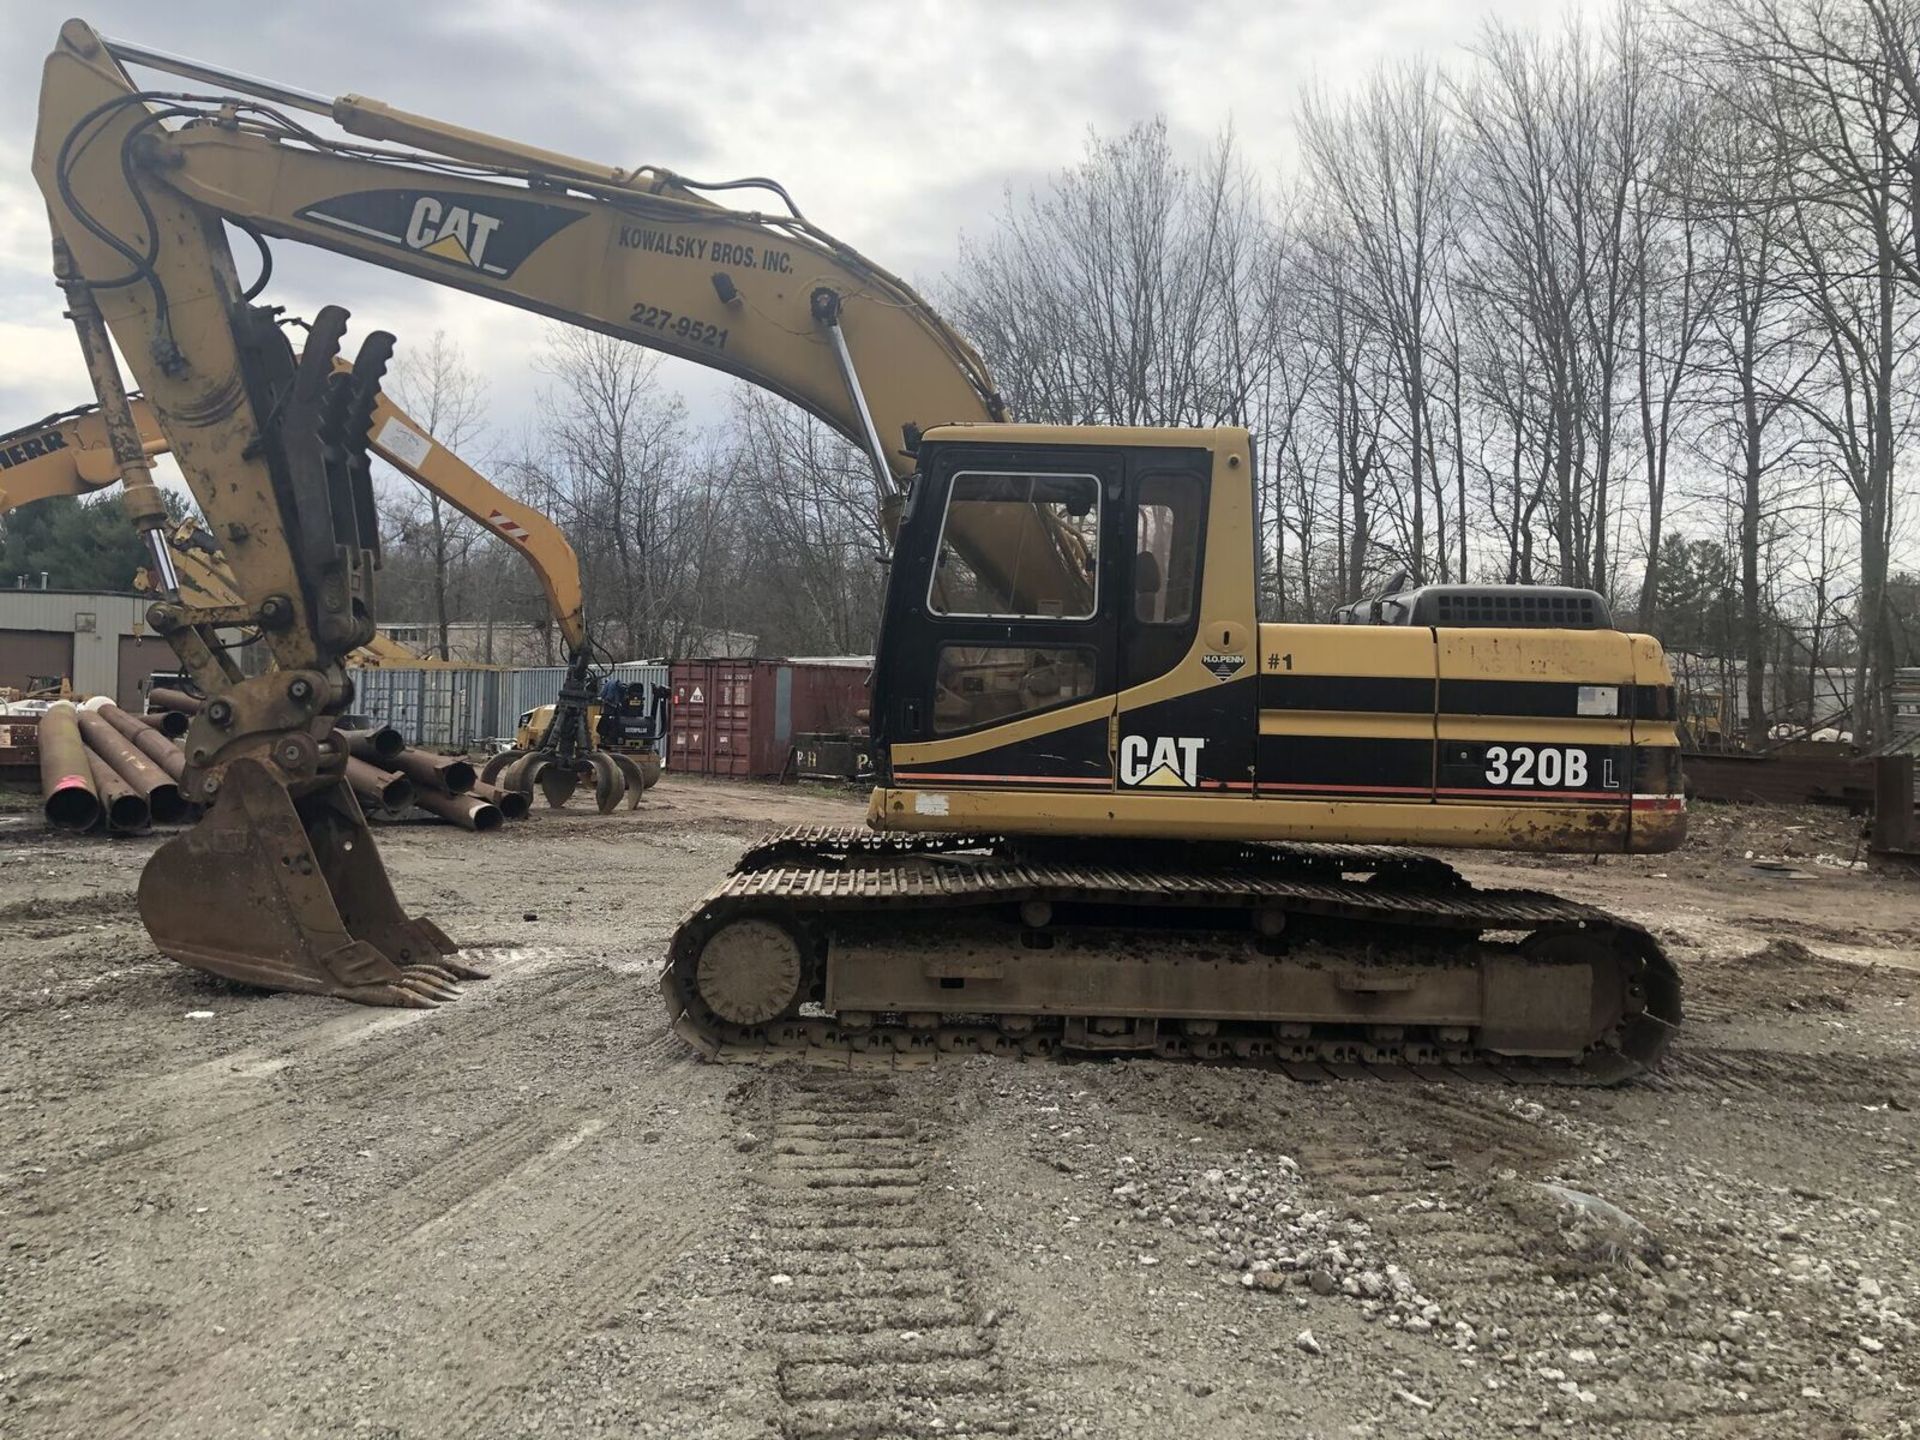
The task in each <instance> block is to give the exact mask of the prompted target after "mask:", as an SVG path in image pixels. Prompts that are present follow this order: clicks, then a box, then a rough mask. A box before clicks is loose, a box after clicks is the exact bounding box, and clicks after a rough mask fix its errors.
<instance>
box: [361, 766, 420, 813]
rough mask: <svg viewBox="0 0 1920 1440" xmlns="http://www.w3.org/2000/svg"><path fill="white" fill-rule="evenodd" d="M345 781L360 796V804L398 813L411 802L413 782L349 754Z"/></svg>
mask: <svg viewBox="0 0 1920 1440" xmlns="http://www.w3.org/2000/svg"><path fill="white" fill-rule="evenodd" d="M347 783H348V784H349V785H351V786H352V787H353V793H354V794H356V795H358V796H359V797H360V803H361V804H362V805H373V806H375V807H377V808H379V809H381V810H386V811H390V812H392V813H395V814H398V813H399V812H400V811H402V810H404V809H406V808H407V806H409V805H411V804H412V803H413V798H414V797H413V782H412V781H411V780H409V779H407V777H406V776H404V775H396V774H395V773H394V772H393V771H391V770H382V769H380V768H379V767H378V766H377V765H369V764H368V763H367V762H366V761H364V760H361V759H357V758H355V757H354V756H351V755H349V756H348V757H347Z"/></svg>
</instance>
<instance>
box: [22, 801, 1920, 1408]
mask: <svg viewBox="0 0 1920 1440" xmlns="http://www.w3.org/2000/svg"><path fill="white" fill-rule="evenodd" d="M653 795H654V797H655V798H653V799H651V800H650V801H649V802H648V804H647V805H646V806H645V807H644V808H642V809H641V810H639V811H638V812H636V813H633V814H631V815H620V816H615V817H607V818H601V817H597V816H593V815H590V814H568V815H553V814H537V815H536V817H535V818H534V819H533V820H531V821H529V822H527V823H525V824H521V825H517V826H512V827H509V828H508V829H507V830H506V831H504V832H502V833H500V834H498V835H494V836H489V837H472V836H467V835H464V834H461V833H459V832H456V831H453V830H449V829H443V828H437V827H435V828H428V827H412V826H406V827H394V828H389V829H386V830H384V831H383V832H382V834H381V845H382V849H383V852H384V853H385V854H386V856H387V858H388V860H389V863H390V866H391V868H392V870H393V872H394V875H395V878H396V881H397V884H398V887H399V889H400V892H401V894H402V897H403V899H404V900H405V901H406V902H407V903H408V904H409V905H411V906H412V907H413V908H414V909H416V910H417V911H419V912H422V913H425V914H428V915H431V916H433V917H434V918H436V919H438V920H439V921H440V923H441V924H442V925H443V926H445V927H446V928H447V929H448V930H449V931H450V932H452V933H453V934H454V936H455V937H456V938H457V939H459V940H461V941H463V942H464V943H465V944H466V945H467V946H468V947H469V948H470V950H471V951H472V952H474V953H476V954H478V955H480V956H483V957H484V958H485V960H486V961H487V962H489V963H491V965H492V966H493V968H494V971H495V978H494V979H492V980H491V981H488V982H485V983H480V984H475V985H472V986H470V987H468V989H467V993H466V995H465V996H464V998H462V999H461V1000H460V1001H459V1002H458V1003H457V1004H453V1005H449V1006H446V1007H444V1008H441V1009H439V1010H434V1011H426V1012H396V1011H381V1010H365V1009H358V1008H354V1007H351V1006H345V1005H341V1004H338V1003H334V1002H328V1001H322V1000H313V999H303V998H296V997H291V996H262V995H259V994H254V993H250V992H245V991H242V990H239V989H236V988H233V987H230V986H226V985H223V984H220V983H217V982H214V981H212V980H209V979H207V978H204V977H201V976H197V975H195V974H193V973H190V972H188V971H185V970H182V969H179V968H177V967H175V966H173V965H172V964H170V963H168V962H166V961H164V960H162V959H161V958H160V957H159V956H158V955H157V954H156V953H155V952H154V951H153V950H152V948H151V946H150V945H149V943H148V942H147V940H146V937H145V935H144V932H143V931H142V930H141V928H140V925H139V922H138V919H137V917H136V915H135V913H134V907H133V894H134V882H135V878H136V876H137V874H138V872H139V869H140V866H141V864H142V863H143V861H144V860H145V858H146V856H147V854H148V853H149V852H150V850H151V848H152V844H153V843H154V842H150V841H143V840H129V841H118V842H106V841H77V840H73V839H68V838H53V837H50V836H49V835H48V834H47V833H46V832H44V831H43V830H41V829H40V828H39V826H38V822H37V820H36V819H35V818H34V817H32V816H30V815H19V814H14V815H4V816H0V1434H4V1435H6V1436H9V1437H21V1440H27V1437H41V1436H75V1437H80V1436H84V1437H89V1440H91V1437H119V1436H126V1437H132V1436H139V1437H150V1436H152V1437H159V1436H194V1437H214V1440H224V1437H270V1436H293V1435H302V1436H308V1435H326V1436H351V1437H358V1436H409V1437H411V1436H423V1437H468V1436H476V1437H485V1436H521V1435H540V1436H562V1437H571V1436H587V1435H654V1436H676V1437H677V1436H712V1437H741V1440H745V1437H771V1436H785V1437H812V1436H821V1437H825V1436H842V1437H876V1440H877V1437H886V1436H894V1435H918V1436H930V1435H958V1434H979V1433H1012V1434H1018V1435H1023V1436H1054V1435H1074V1436H1096V1437H1105V1436H1116V1437H1135V1436H1137V1437H1148V1436H1152V1437H1156V1440H1161V1437H1184V1436H1196V1437H1197V1436H1205V1437H1209V1440H1215V1437H1219V1436H1222V1435H1236V1436H1237V1435H1249V1436H1254V1435H1268V1434H1275V1435H1287V1436H1289V1437H1349V1436H1351V1437H1365V1436H1374V1435H1380V1436H1387V1435H1392V1436H1396V1437H1399V1436H1481V1435H1504V1434H1510V1433H1517V1434H1523V1435H1528V1434H1547V1435H1578V1436H1649V1437H1651V1436H1660V1437H1691V1436H1761V1435H1766V1436H1774V1435H1779V1436H1787V1435H1792V1436H1796V1437H1797V1436H1821V1437H1839V1436H1859V1437H1869V1440H1878V1437H1885V1436H1902V1435H1911V1434H1914V1433H1916V1430H1920V1418H1917V1417H1920V1336H1916V1334H1915V1328H1914V1327H1915V1322H1916V1320H1920V1275H1917V1274H1916V1260H1917V1259H1920V1235H1917V1234H1916V1228H1915V1227H1916V1226H1917V1225H1920V1213H1916V1212H1917V1210H1920V1207H1917V1206H1916V1199H1917V1198H1920V1185H1917V1184H1916V1180H1920V1152H1917V1151H1916V1140H1920V1115H1916V1113H1915V1109H1916V1107H1920V998H1916V990H1917V989H1920V972H1916V968H1915V967H1916V964H1920V961H1917V960H1916V956H1920V880H1917V879H1916V878H1915V877H1913V876H1912V875H1903V874H1886V873H1876V872H1873V871H1869V870H1867V869H1866V868H1864V867H1863V866H1859V865H1858V864H1857V857H1856V855H1855V853H1854V851H1855V836H1854V831H1855V829H1856V828H1857V825H1856V823H1855V822H1850V821H1848V820H1846V819H1845V817H1844V816H1836V815H1834V814H1832V813H1830V812H1817V811H1809V812H1804V813H1801V812H1783V811H1760V810H1741V811H1735V810H1711V809H1710V810H1701V811H1699V812H1697V814H1696V823H1695V830H1696V834H1697V836H1698V837H1699V839H1698V842H1697V844H1696V845H1695V846H1694V847H1693V848H1692V849H1690V850H1688V851H1687V852H1684V853H1682V854H1679V855H1674V856H1667V857H1657V858H1654V859H1646V860H1610V861H1607V862H1603V863H1599V864H1593V863H1587V862H1554V863H1540V862H1513V863H1507V862H1503V861H1500V860H1498V859H1491V860H1489V859H1476V860H1474V861H1472V862H1471V863H1469V864H1467V865H1465V867H1464V868H1466V869H1467V870H1468V871H1469V873H1471V874H1472V875H1473V876H1474V878H1475V879H1476V880H1478V881H1480V882H1482V883H1489V884H1505V885H1526V886H1537V887H1540V888H1545V889H1551V890H1554V891H1556V892H1558V893H1561V894H1564V895H1568V896H1571V897H1575V898H1579V899H1584V900H1591V901H1595V902H1597V903H1600V904H1604V905H1608V906H1611V907H1613V908H1615V909H1618V910H1620V911H1622V912H1624V913H1626V914H1627V915H1629V916H1632V917H1634V918H1636V919H1638V920H1641V921H1642V922H1644V923H1647V924H1649V925H1651V926H1652V927H1653V928H1654V929H1655V930H1656V931H1657V932H1658V933H1659V934H1660V936H1661V937H1662V938H1663V939H1664V941H1665V942H1666V943H1667V945H1668V946H1669V947H1671V949H1672V951H1673V953H1674V955H1675V957H1676V959H1677V960H1678V961H1679V963H1680V964H1681V966H1682V968H1683V970H1684V972H1685V974H1686V977H1687V987H1688V988H1687V1002H1686V1003H1687V1009H1688V1025H1687V1028H1686V1030H1685V1032H1684V1034H1683V1036H1682V1038H1681V1039H1680V1040H1679V1042H1678V1043H1677V1044H1676V1047H1675V1050H1674V1053H1673V1054H1672V1056H1671V1058H1670V1060H1669V1062H1668V1064H1667V1066H1666V1068H1665V1070H1664V1071H1663V1073H1662V1074H1660V1075H1659V1076H1658V1077H1657V1078H1655V1079H1653V1080H1651V1081H1648V1082H1645V1083H1640V1084H1636V1085H1633V1086H1630V1087H1627V1088H1624V1089H1621V1090H1616V1091H1606V1092H1597V1091H1593V1090H1578V1091H1573V1090H1557V1089H1543V1088H1520V1087H1511V1086H1497V1085H1493V1086H1488V1085H1470V1084H1428V1083H1424V1082H1420V1081H1406V1082H1389V1081H1385V1080H1368V1081H1350V1082H1343V1083H1334V1084H1304V1083H1301V1082H1298V1081H1294V1080H1290V1079H1288V1078H1286V1077H1285V1076H1284V1075H1282V1074H1279V1073H1275V1072H1269V1071H1265V1070H1254V1069H1230V1068H1201V1067H1197V1066H1185V1065H1168V1064H1160V1063H1155V1062H1105V1063H1057V1062H1035V1063H1025V1064H1018V1063H1013V1062H1009V1061H996V1060H988V1059H969V1060H962V1061H953V1062H946V1063H943V1064H941V1065H940V1066H938V1067H936V1068H935V1069H933V1070H931V1071H926V1072H915V1073H910V1074H903V1075H899V1076H894V1077H887V1076H877V1077H876V1076H872V1075H867V1074H860V1073H853V1074H848V1073H839V1074H836V1073H834V1072H830V1071H822V1070H809V1069H803V1068H794V1067H782V1068H768V1069H762V1068H755V1067H744V1066H740V1067H736V1066H712V1065H707V1064H704V1063H701V1062H699V1061H698V1060H696V1059H695V1058H694V1057H693V1056H691V1055H690V1054H689V1053H688V1052H687V1051H686V1050H685V1049H684V1048H683V1047H682V1046H681V1044H680V1043H679V1042H678V1041H676V1040H675V1039H674V1038H673V1037H672V1036H671V1035H670V1034H669V1033H668V1032H667V1030H666V1027H665V1023H664V1018H663V1014H662V1010H661V1005H660V1000H659V998H658V995H657V993H656V990H655V986H654V979H653V977H654V972H655V968H656V966H657V964H658V962H659V958H660V956H661V953H662V950H663V947H664V942H665V940H666V937H667V935H668V932H669V930H670V929H671V927H672V925H673V924H674V922H675V920H676V919H677V917H678V916H679V914H680V913H681V911H682V910H683V909H684V908H685V907H687V906H688V905H689V904H690V903H691V902H692V901H693V900H694V899H695V898H696V897H697V896H698V895H699V894H700V893H701V892H702V891H704V890H705V889H706V888H708V887H709V886H710V885H712V884H713V883H715V882H716V881H717V880H718V879H719V878H720V877H721V876H722V875H723V874H724V873H725V872H726V870H727V868H728V866H729V865H730V863H731V861H732V859H733V857H734V855H735V854H736V853H737V852H738V850H739V849H740V848H741V846H742V844H743V843H744V842H745V841H747V840H749V839H751V838H754V837H756V836H757V835H759V834H760V833H762V832H764V831H766V830H768V829H771V828H775V827H777V826H780V825H785V824H789V823H793V822H794V821H797V820H802V819H807V820H823V821H825V820H842V819H853V818H855V817H857V816H858V814H859V813H860V811H861V801H859V800H858V799H854V798H852V797H849V796H845V795H838V794H828V793H822V792H808V791H794V790H784V791H783V790H775V789H771V788H762V787H747V786H724V785H717V784H708V785H703V784H699V783H695V782H689V781H685V780H680V779H677V778H669V779H668V781H667V782H666V783H665V784H663V785H662V786H661V787H660V788H659V789H658V790H656V791H655V792H653Z"/></svg>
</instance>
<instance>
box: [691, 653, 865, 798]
mask: <svg viewBox="0 0 1920 1440" xmlns="http://www.w3.org/2000/svg"><path fill="white" fill-rule="evenodd" d="M868 673H869V671H868V667H867V666H866V665H865V664H862V663H860V662H858V661H834V660H807V661H794V660H676V661H675V662H674V663H673V716H672V722H671V725H670V727H669V733H670V735H671V740H670V743H669V744H668V747H667V765H668V768H669V769H677V770H680V771H683V772H685V773H687V774H690V775H722V776H732V777H734V778H736V779H743V780H750V779H761V780H763V779H771V778H773V777H775V776H778V775H780V774H782V773H783V772H785V770H786V769H787V760H788V756H789V754H790V753H791V751H792V749H793V744H794V737H795V736H796V735H800V734H806V733H821V732H840V733H849V734H850V733H855V732H864V731H865V730H866V728H867V723H866V722H867V677H868Z"/></svg>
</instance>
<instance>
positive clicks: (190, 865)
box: [140, 758, 486, 1009]
mask: <svg viewBox="0 0 1920 1440" xmlns="http://www.w3.org/2000/svg"><path fill="white" fill-rule="evenodd" d="M140 918H141V919H142V920H143V921H144V922H145V923H146V927H147V930H148V932H149V933H150V934H151V935H152V936H153V938H154V941H155V943H156V944H158V945H159V947H160V949H161V950H162V951H163V952H164V953H166V954H167V955H168V956H170V957H171V958H173V959H175V960H177V961H179V962H180V963H181V964H183V965H190V966H192V967H193V968H194V969H196V970H204V971H206V972H207V973H209V974H212V975H219V976H222V977H224V978H226V979H228V980H236V981H239V982H240V983H241V984H244V985H258V986H261V987H262V988H264V989H268V990H292V991H295V992H298V993H300V994H306V995H332V996H337V997H339V998H340V999H343V1000H354V1001H358V1002H359V1003H361V1004H363V1005H398V1006H407V1007H412V1008H416V1009H417V1008H426V1007H429V1006H432V1005H435V1004H437V1003H439V1002H440V1001H442V1000H451V999H455V998H457V996H458V993H459V992H458V990H457V989H456V987H455V982H456V981H459V980H482V979H485V978H486V972H485V971H482V970H479V969H476V968H475V967H473V966H471V965H467V964H464V963H462V962H460V961H458V960H455V959H453V958H452V956H453V955H454V953H455V952H456V950H457V948H458V947H457V946H455V945H454V943H453V942H452V941H451V940H449V939H448V938H447V937H446V935H445V934H443V933H442V932H441V930H440V928H439V927H438V926H437V925H435V924H434V923H433V922H432V921H430V920H422V919H412V918H409V917H408V915H407V914H406V912H405V911H404V910H402V909H401V908H400V903H399V901H398V900H396V899H395V898H394V893H393V887H392V885H391V884H390V883H389V882H388V880H387V873H386V869H385V867H384V866H383V865H382V864H381V862H380V856H379V854H378V852H377V851H376V850H375V849H374V844H373V837H372V836H371V835H370V834H369V833H368V830H367V822H366V819H365V817H364V816H362V814H361V813H360V806H359V803H358V802H357V801H356V800H355V799H354V797H353V791H352V790H351V789H350V788H349V787H348V785H347V783H346V782H345V781H344V780H341V781H337V782H335V783H334V784H332V785H329V786H326V787H324V788H322V789H320V790H318V791H316V792H314V793H312V794H310V795H306V796H303V797H301V798H299V799H297V800H296V799H294V798H293V797H292V796H291V795H290V794H289V792H288V791H287V790H286V788H285V787H284V786H282V785H281V784H280V783H279V782H278V781H277V780H276V779H275V778H274V777H273V775H272V774H271V773H270V772H269V771H268V770H267V768H266V767H265V766H264V765H263V764H261V763H260V762H259V761H257V760H253V759H250V758H242V759H238V760H235V761H234V762H232V764H230V765H229V766H228V767H227V769H226V773H225V776H224V778H223V781H222V784H221V789H220V801H219V803H218V804H217V805H215V806H213V808H212V809H210V810H209V811H208V812H207V814H206V816H205V817H204V818H203V819H202V820H201V821H200V823H199V824H197V825H195V826H194V827H193V829H191V830H189V831H188V832H187V833H186V834H184V835H181V836H178V837H176V838H175V839H172V840H169V841H168V842H167V843H166V844H165V845H162V846H161V847H160V849H159V850H158V851H157V852H156V853H155V854H154V856H153V858H152V859H151V860H150V861H148V862H147V867H146V869H145V871H144V872H143V873H142V874H141V876H140Z"/></svg>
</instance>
